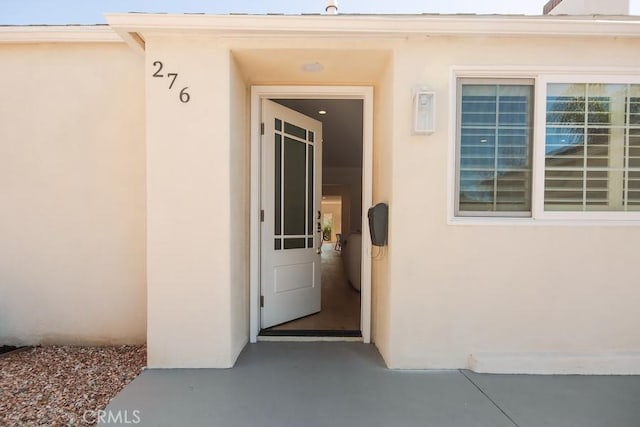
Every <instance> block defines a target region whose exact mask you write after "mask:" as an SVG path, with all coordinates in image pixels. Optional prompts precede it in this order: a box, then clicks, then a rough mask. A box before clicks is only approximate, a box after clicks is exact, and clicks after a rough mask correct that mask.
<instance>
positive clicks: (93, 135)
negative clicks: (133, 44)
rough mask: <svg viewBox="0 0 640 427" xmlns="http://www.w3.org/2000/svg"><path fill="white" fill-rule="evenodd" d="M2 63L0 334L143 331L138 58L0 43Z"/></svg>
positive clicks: (99, 335)
mask: <svg viewBox="0 0 640 427" xmlns="http://www.w3.org/2000/svg"><path fill="white" fill-rule="evenodd" d="M0 64H2V72H1V74H2V78H1V79H0V93H1V94H2V96H1V97H0V206H1V208H0V344H14V345H19V344H47V343H56V344H64V343H68V344H116V343H119V344H120V343H130V344H131V343H142V342H144V341H145V333H146V314H147V313H146V303H145V281H146V277H145V262H144V259H145V161H144V157H145V155H144V128H145V123H144V79H143V60H142V57H141V56H139V55H136V54H135V53H134V52H132V51H131V50H130V49H129V48H128V47H127V46H126V45H125V44H124V43H114V44H100V45H97V44H30V45H0Z"/></svg>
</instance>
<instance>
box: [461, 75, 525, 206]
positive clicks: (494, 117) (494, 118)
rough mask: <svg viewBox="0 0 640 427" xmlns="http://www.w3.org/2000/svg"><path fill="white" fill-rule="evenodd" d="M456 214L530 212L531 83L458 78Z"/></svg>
mask: <svg viewBox="0 0 640 427" xmlns="http://www.w3.org/2000/svg"><path fill="white" fill-rule="evenodd" d="M459 84H460V87H459V91H458V93H459V97H460V98H459V103H458V106H459V113H458V156H457V158H458V165H457V168H458V169H457V214H458V215H461V216H465V215H469V216H481V215H486V216H499V215H502V216H530V215H531V152H532V150H531V147H532V142H531V141H532V124H533V123H532V122H533V82H532V81H523V80H513V81H474V80H467V79H463V80H461V81H460V82H459Z"/></svg>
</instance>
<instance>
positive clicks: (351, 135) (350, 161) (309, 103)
mask: <svg viewBox="0 0 640 427" xmlns="http://www.w3.org/2000/svg"><path fill="white" fill-rule="evenodd" d="M273 101H275V102H277V103H279V104H281V105H284V106H285V107H287V108H291V109H292V110H295V111H297V112H299V113H302V114H304V115H305V116H309V117H312V118H314V119H316V120H319V121H321V122H322V139H323V149H322V166H323V167H325V168H362V137H363V135H362V128H363V122H362V117H363V101H362V100H360V99H274V100H273ZM319 111H326V114H320V113H319Z"/></svg>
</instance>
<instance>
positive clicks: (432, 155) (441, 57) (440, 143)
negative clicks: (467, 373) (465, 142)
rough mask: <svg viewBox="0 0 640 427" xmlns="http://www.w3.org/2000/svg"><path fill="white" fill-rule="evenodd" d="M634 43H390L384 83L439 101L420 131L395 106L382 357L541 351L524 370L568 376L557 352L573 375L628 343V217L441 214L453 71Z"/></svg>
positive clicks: (408, 363) (583, 58)
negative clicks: (466, 218) (385, 351)
mask: <svg viewBox="0 0 640 427" xmlns="http://www.w3.org/2000/svg"><path fill="white" fill-rule="evenodd" d="M637 48H638V43H637V41H636V40H613V39H598V40H593V39H589V40H580V39H572V40H562V42H558V41H554V40H551V39H506V38H505V39H484V38H470V39H465V38H434V39H431V40H427V41H423V42H421V43H417V42H416V43H407V45H406V46H405V47H404V48H402V49H398V50H397V52H396V56H395V58H396V61H395V63H394V68H395V75H394V78H395V81H396V82H397V85H404V92H405V93H406V94H407V95H408V91H409V89H410V88H409V87H408V86H407V85H406V84H405V83H404V82H415V83H419V84H427V85H429V86H430V88H431V89H432V90H434V91H435V92H436V94H437V99H438V103H437V112H436V117H437V130H436V132H435V133H434V134H433V135H431V136H412V135H411V134H410V126H409V125H408V124H409V123H410V121H409V118H410V117H411V105H410V103H409V102H407V103H406V105H404V108H403V106H398V110H396V113H397V114H398V115H401V116H404V117H406V120H404V121H403V120H398V122H400V123H407V125H406V126H402V125H400V126H399V128H398V131H399V135H397V136H398V137H397V138H396V140H394V144H393V156H392V158H393V171H394V174H393V213H394V215H393V218H392V227H393V240H392V244H393V251H394V252H393V253H394V257H393V266H392V267H393V268H392V270H391V273H392V274H391V277H390V282H391V283H392V284H393V286H392V291H391V312H392V313H393V319H392V322H391V323H392V325H393V328H392V330H391V332H390V334H391V335H392V336H393V342H394V344H395V346H394V354H395V357H394V358H393V360H394V364H393V365H394V367H397V368H424V367H429V368H463V367H467V366H468V364H469V360H470V357H471V358H473V357H476V356H477V357H480V358H482V354H484V353H493V354H500V355H502V356H503V357H504V358H503V361H502V365H503V368H504V369H505V370H506V371H508V370H509V369H512V371H515V372H517V371H518V368H517V367H515V365H513V366H511V367H509V364H510V363H512V362H514V360H515V359H516V358H518V357H520V356H519V355H523V354H524V355H529V356H531V355H534V358H535V355H536V354H545V355H547V356H548V357H545V358H543V357H540V358H538V359H537V360H538V362H539V365H538V367H537V368H538V369H539V371H540V372H546V373H552V372H567V368H566V366H564V367H563V366H562V364H558V363H556V362H558V360H561V359H562V360H565V359H567V358H571V357H574V358H575V359H574V362H575V363H574V370H578V371H579V370H580V362H579V359H580V355H585V354H589V355H596V357H601V358H603V360H606V359H607V358H608V357H611V354H612V353H613V354H617V353H619V352H636V354H637V352H638V351H640V335H639V334H638V330H637V328H636V327H635V325H637V323H638V310H637V304H636V301H637V300H638V298H639V297H640V288H639V287H638V286H637V284H638V270H637V268H636V265H635V264H636V263H635V261H634V260H635V259H636V255H635V252H636V251H635V249H634V248H635V246H636V243H635V242H637V241H638V239H640V228H639V227H638V226H637V225H627V226H623V225H617V226H615V225H614V226H611V225H610V224H609V225H593V224H592V225H590V226H576V224H575V223H572V222H571V221H565V222H563V223H559V224H555V225H549V224H547V225H545V224H544V223H535V222H532V223H529V224H527V225H515V226H514V225H513V224H511V225H509V224H506V223H505V222H501V221H500V220H499V219H496V220H495V225H469V224H467V225H458V224H448V222H447V221H448V215H449V211H448V204H449V200H450V197H451V196H452V194H451V193H452V192H453V191H455V189H454V186H453V184H452V180H451V176H452V175H451V174H450V172H451V167H452V159H451V156H450V153H451V152H452V150H450V148H451V144H455V138H454V135H453V127H452V126H451V124H452V123H454V122H455V120H456V118H455V116H452V113H451V111H454V110H452V108H451V102H452V98H451V96H452V93H453V92H452V90H451V87H450V84H451V75H452V74H451V73H452V67H460V66H490V67H494V68H495V69H496V70H498V69H499V68H501V67H502V68H505V67H514V66H517V67H522V68H526V69H531V70H532V72H536V71H537V70H540V69H542V68H543V67H566V68H570V69H573V70H575V72H576V73H579V72H583V71H584V69H585V68H587V67H592V68H595V69H598V68H600V69H602V68H603V67H605V66H611V65H612V64H615V66H616V67H636V68H637V67H638V66H639V65H640V57H639V56H638V55H636V54H634V52H636V51H637ZM593 52H598V54H597V55H594V54H593ZM487 75H489V76H490V75H491V70H489V71H488V72H487ZM537 141H538V142H537V143H540V140H539V139H538V140H537ZM542 141H544V140H542ZM534 167H540V165H536V166H534ZM396 255H397V256H396ZM472 355H474V356H472ZM572 355H573V356H572ZM554 357H557V360H554ZM510 358H511V360H509V359H510ZM610 369H611V370H612V371H611V372H615V369H616V367H615V366H614V365H611V366H610ZM587 371H589V368H588V367H586V368H585V369H584V370H583V371H582V372H584V373H586V372H587ZM611 372H609V373H611ZM601 373H606V372H601ZM627 373H628V372H627Z"/></svg>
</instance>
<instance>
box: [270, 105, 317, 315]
mask: <svg viewBox="0 0 640 427" xmlns="http://www.w3.org/2000/svg"><path fill="white" fill-rule="evenodd" d="M262 123H263V126H264V132H263V135H262V188H261V193H262V195H261V205H262V211H263V221H262V222H261V233H260V234H261V249H262V250H261V280H260V288H261V297H262V310H261V327H262V328H269V327H271V326H274V325H278V324H280V323H284V322H288V321H290V320H294V319H297V318H299V317H303V316H307V315H310V314H313V313H317V312H319V311H320V303H321V301H320V289H321V283H320V277H321V274H320V273H321V271H320V252H321V245H322V229H321V223H320V200H321V196H322V194H321V193H322V123H321V122H319V121H317V120H314V119H312V118H311V117H307V116H305V115H303V114H300V113H298V112H296V111H293V110H291V109H289V108H286V107H283V106H282V105H279V104H276V103H275V102H273V101H269V100H267V99H264V100H263V101H262Z"/></svg>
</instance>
